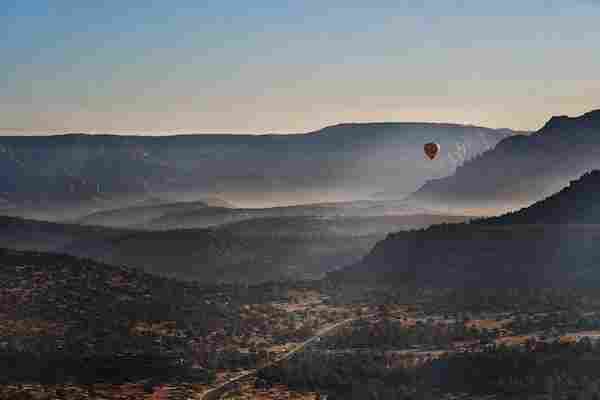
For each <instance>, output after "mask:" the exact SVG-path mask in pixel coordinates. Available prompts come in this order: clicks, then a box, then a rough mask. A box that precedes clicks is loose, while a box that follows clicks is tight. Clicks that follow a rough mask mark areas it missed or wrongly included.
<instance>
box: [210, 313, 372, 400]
mask: <svg viewBox="0 0 600 400" xmlns="http://www.w3.org/2000/svg"><path fill="white" fill-rule="evenodd" d="M374 315H376V314H369V315H365V316H363V317H360V318H348V319H345V320H343V321H340V322H336V323H335V324H333V325H329V326H327V327H325V328H323V329H321V330H320V331H318V332H317V333H316V334H315V335H314V336H312V337H310V338H309V339H307V340H305V341H304V342H302V343H300V344H298V345H297V346H296V347H294V348H293V349H292V350H290V351H288V352H287V353H285V354H284V355H282V356H281V357H279V358H277V359H276V360H274V361H272V362H270V363H268V364H266V365H264V366H262V367H260V368H257V369H255V370H252V371H247V372H244V373H243V374H241V375H238V376H236V377H235V378H233V379H230V380H228V381H226V382H223V383H221V384H220V385H219V386H217V387H215V388H213V389H210V390H208V391H207V392H204V394H203V395H202V397H200V399H201V400H217V399H219V398H221V396H223V395H224V394H225V393H227V392H228V391H229V390H231V389H232V388H233V387H234V385H235V384H236V383H237V382H239V381H241V380H243V379H245V378H248V377H249V376H252V375H256V374H257V373H258V372H259V371H261V370H263V369H265V368H267V367H271V366H273V365H276V364H279V363H280V362H282V361H285V360H287V359H289V358H291V357H293V356H294V355H295V354H297V353H299V352H301V351H302V350H304V349H305V348H306V346H308V345H309V344H311V343H313V342H315V341H317V340H319V338H321V337H323V336H325V335H327V334H328V333H331V332H332V331H334V330H336V329H337V328H339V327H341V326H343V325H346V324H349V323H351V322H352V321H356V320H359V319H364V318H371V317H373V316H374Z"/></svg>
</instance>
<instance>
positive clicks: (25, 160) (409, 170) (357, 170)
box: [0, 123, 514, 217]
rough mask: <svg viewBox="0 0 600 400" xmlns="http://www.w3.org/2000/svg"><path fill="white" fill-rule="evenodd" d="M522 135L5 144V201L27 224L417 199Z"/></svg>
mask: <svg viewBox="0 0 600 400" xmlns="http://www.w3.org/2000/svg"><path fill="white" fill-rule="evenodd" d="M513 133H514V132H513V131H510V130H502V129H501V130H493V129H487V128H479V127H473V126H461V125H452V124H429V123H368V124H340V125H336V126H332V127H327V128H324V129H322V130H319V131H316V132H312V133H307V134H298V135H258V136H256V135H179V136H162V137H160V136H159V137H143V136H115V135H83V134H71V135H59V136H46V137H40V136H30V137H26V136H14V137H9V136H3V137H0V170H1V171H2V172H3V179H2V181H0V198H1V199H2V200H3V201H4V202H8V203H9V204H10V205H12V206H13V207H16V208H14V209H13V211H12V215H16V214H18V213H19V212H21V213H20V214H19V215H21V216H31V215H34V214H32V212H31V210H32V209H35V208H36V207H52V206H53V207H55V208H59V209H60V210H62V211H64V212H65V213H69V210H70V208H71V207H72V206H73V204H77V205H78V206H79V207H82V206H81V204H83V203H85V202H89V203H90V205H89V209H91V210H94V209H96V210H97V209H99V208H100V207H99V204H101V203H102V201H103V200H111V199H120V198H135V199H139V198H145V197H148V196H161V195H165V196H166V197H168V198H170V199H172V200H178V201H181V200H193V199H198V198H202V197H206V196H211V195H212V194H215V193H218V196H219V197H224V198H225V199H228V200H232V201H233V202H234V203H235V202H237V201H238V200H241V201H242V202H244V201H245V202H246V203H253V204H257V203H258V204H262V205H263V206H264V205H275V204H279V203H284V202H285V203H291V202H293V203H296V204H297V203H307V202H315V201H324V200H335V201H337V200H340V199H342V198H344V199H348V198H359V197H360V198H366V197H367V196H368V195H370V194H371V193H375V192H380V191H384V190H390V189H393V190H397V189H399V188H402V190H403V191H405V192H410V191H413V190H414V189H416V188H417V187H418V186H419V185H421V184H422V183H423V182H424V181H425V180H426V179H429V178H431V177H441V176H446V175H448V174H450V173H452V172H453V171H454V169H455V168H456V166H457V165H460V164H462V163H463V162H464V161H465V160H467V159H470V158H472V157H474V156H476V155H477V154H479V153H481V152H483V151H485V150H487V149H490V148H492V147H493V146H494V145H495V144H496V143H498V141H500V140H501V139H503V138H505V137H507V136H510V135H512V134H513ZM432 140H433V141H437V142H439V143H440V144H441V146H442V148H443V149H444V152H443V154H441V156H440V157H439V158H438V159H437V160H436V161H435V162H433V163H432V162H426V161H425V158H424V157H423V154H422V144H423V143H424V142H427V141H432ZM265 199H266V200H265ZM5 207H8V206H5ZM103 207H104V209H106V208H111V207H109V206H103ZM23 208H24V209H25V211H28V212H25V211H22V210H21V209H23ZM113 208H114V207H113ZM7 209H8V208H7ZM65 210H66V211H65ZM56 212H57V213H58V211H56ZM77 212H81V211H77ZM90 212H91V211H90ZM84 213H85V212H84V211H83V212H81V213H80V214H76V213H75V212H70V215H69V216H70V217H74V216H77V215H82V214H84ZM88 213H89V212H88Z"/></svg>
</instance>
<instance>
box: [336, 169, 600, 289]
mask: <svg viewBox="0 0 600 400" xmlns="http://www.w3.org/2000/svg"><path fill="white" fill-rule="evenodd" d="M599 185H600V172H599V171H593V172H591V173H589V174H585V175H583V176H582V177H581V178H580V179H579V180H577V181H575V182H572V183H571V185H570V186H569V188H566V189H564V190H563V191H561V192H560V193H558V194H556V195H554V196H551V197H549V198H547V199H545V200H543V201H541V202H538V203H536V204H534V205H532V206H530V207H528V208H525V209H523V210H520V211H519V212H516V213H512V214H506V215H503V216H500V217H494V218H488V219H480V220H477V221H473V222H471V223H463V224H445V225H437V226H432V227H430V228H427V229H424V230H420V231H410V232H398V233H394V234H390V235H388V236H387V238H386V239H385V240H383V241H381V242H379V243H377V245H376V246H375V247H374V248H373V250H372V251H371V252H370V253H369V254H368V255H367V256H366V257H365V258H364V259H363V260H362V261H361V262H360V263H358V264H355V265H353V266H350V267H348V268H345V269H342V270H340V271H336V272H335V273H332V274H331V277H332V278H334V279H341V280H350V281H353V280H364V281H372V282H389V283H391V282H396V283H399V282H403V283H407V282H411V283H414V284H416V285H432V286H451V287H467V288H469V287H479V286H484V287H497V286H500V287H520V286H524V287H539V286H571V285H597V284H599V283H600V267H599V265H600V248H598V247H597V246H595V245H594V243H596V242H597V241H598V240H600V224H598V222H600V220H599V215H600V202H598V188H599V187H600V186H599Z"/></svg>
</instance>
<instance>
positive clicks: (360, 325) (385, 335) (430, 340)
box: [319, 319, 485, 349]
mask: <svg viewBox="0 0 600 400" xmlns="http://www.w3.org/2000/svg"><path fill="white" fill-rule="evenodd" d="M484 338H485V334H484V333H483V332H480V331H479V330H478V329H475V328H467V327H465V325H464V323H463V322H460V321H459V322H457V323H451V324H439V323H435V322H428V321H425V322H421V321H418V323H417V324H416V325H414V326H406V325H405V324H403V322H402V321H399V320H393V319H382V320H381V321H379V322H377V323H375V324H370V323H369V322H367V321H362V320H359V321H355V322H354V323H353V324H352V325H351V326H349V327H348V328H346V329H343V330H341V331H340V332H339V333H338V334H336V335H334V336H328V337H326V338H323V339H322V340H321V342H319V344H320V346H321V347H324V348H329V349H350V348H370V349H406V348H410V347H413V346H419V347H422V346H424V347H435V348H437V349H440V348H449V347H450V345H451V343H452V341H454V340H469V339H478V340H479V339H484Z"/></svg>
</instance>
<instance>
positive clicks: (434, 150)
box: [423, 142, 440, 160]
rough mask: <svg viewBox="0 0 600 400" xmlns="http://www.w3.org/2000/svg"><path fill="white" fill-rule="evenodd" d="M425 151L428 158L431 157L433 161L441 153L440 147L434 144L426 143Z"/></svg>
mask: <svg viewBox="0 0 600 400" xmlns="http://www.w3.org/2000/svg"><path fill="white" fill-rule="evenodd" d="M423 150H424V151H425V154H426V155H427V157H429V159H430V160H433V159H434V158H435V157H436V156H437V154H438V153H439V151H440V145H439V144H437V143H433V142H430V143H425V146H423Z"/></svg>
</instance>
